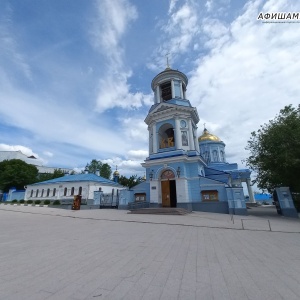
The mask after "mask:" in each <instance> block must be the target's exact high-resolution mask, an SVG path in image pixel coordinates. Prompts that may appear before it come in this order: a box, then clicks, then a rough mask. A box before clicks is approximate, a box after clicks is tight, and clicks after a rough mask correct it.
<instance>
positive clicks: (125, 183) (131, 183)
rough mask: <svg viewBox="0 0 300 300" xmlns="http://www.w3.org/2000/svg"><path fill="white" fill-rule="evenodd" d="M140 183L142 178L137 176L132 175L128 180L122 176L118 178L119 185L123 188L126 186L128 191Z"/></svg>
mask: <svg viewBox="0 0 300 300" xmlns="http://www.w3.org/2000/svg"><path fill="white" fill-rule="evenodd" d="M141 182H143V178H142V177H138V176H137V175H132V176H130V177H129V178H127V177H126V176H122V175H121V176H120V177H119V184H121V185H123V186H127V187H129V188H130V189H131V188H132V187H134V186H136V185H138V184H139V183H141Z"/></svg>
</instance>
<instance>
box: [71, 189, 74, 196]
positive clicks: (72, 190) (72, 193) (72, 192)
mask: <svg viewBox="0 0 300 300" xmlns="http://www.w3.org/2000/svg"><path fill="white" fill-rule="evenodd" d="M73 195H74V187H72V188H71V196H73Z"/></svg>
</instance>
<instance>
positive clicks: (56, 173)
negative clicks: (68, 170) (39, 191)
mask: <svg viewBox="0 0 300 300" xmlns="http://www.w3.org/2000/svg"><path fill="white" fill-rule="evenodd" d="M64 175H65V173H64V171H62V170H61V169H55V170H54V173H43V174H39V175H38V181H39V182H41V181H46V180H50V179H54V178H59V177H62V176H64Z"/></svg>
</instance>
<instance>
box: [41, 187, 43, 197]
mask: <svg viewBox="0 0 300 300" xmlns="http://www.w3.org/2000/svg"><path fill="white" fill-rule="evenodd" d="M43 196H44V189H42V194H41V197H43Z"/></svg>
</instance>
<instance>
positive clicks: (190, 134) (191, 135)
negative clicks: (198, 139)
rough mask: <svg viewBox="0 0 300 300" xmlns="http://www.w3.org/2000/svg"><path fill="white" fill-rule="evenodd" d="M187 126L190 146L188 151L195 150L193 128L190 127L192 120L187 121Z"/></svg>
mask: <svg viewBox="0 0 300 300" xmlns="http://www.w3.org/2000/svg"><path fill="white" fill-rule="evenodd" d="M188 126H189V145H190V150H195V145H194V137H193V127H192V120H191V119H188Z"/></svg>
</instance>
